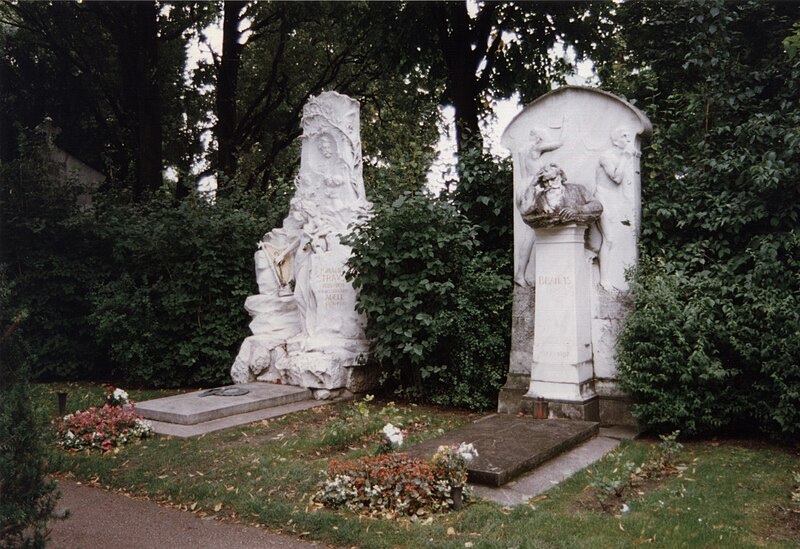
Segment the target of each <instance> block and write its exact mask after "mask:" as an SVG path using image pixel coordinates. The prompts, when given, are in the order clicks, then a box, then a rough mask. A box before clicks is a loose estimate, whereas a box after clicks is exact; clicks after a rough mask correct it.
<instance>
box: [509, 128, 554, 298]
mask: <svg viewBox="0 0 800 549" xmlns="http://www.w3.org/2000/svg"><path fill="white" fill-rule="evenodd" d="M562 132H563V125H562ZM529 135H530V138H531V143H530V145H529V146H528V149H527V150H526V152H525V157H524V165H525V174H526V175H525V179H526V185H525V186H524V187H523V189H521V190H520V192H519V194H518V195H517V197H516V204H517V209H518V210H519V209H520V207H521V204H522V201H523V194H524V193H525V191H526V190H527V189H528V188H530V184H532V183H534V179H535V177H536V174H537V173H539V170H540V169H541V168H542V166H543V165H544V161H543V160H542V155H543V154H544V153H546V152H550V151H554V150H556V149H557V148H559V147H561V146H562V145H563V144H564V142H563V141H561V138H560V137H559V138H558V139H553V140H550V141H547V140H546V135H547V133H546V130H544V128H536V127H535V128H533V129H532V130H531V131H530V134H529ZM535 240H536V236H535V233H534V232H533V229H531V228H529V227H527V226H526V227H524V229H523V231H522V242H521V243H520V246H519V256H518V257H517V269H516V272H515V273H514V282H515V283H516V284H518V285H520V286H533V285H534V283H533V282H532V281H529V280H527V279H526V278H525V273H526V272H527V271H528V269H529V268H532V267H533V265H534V261H535V258H534V253H533V246H534V244H535Z"/></svg>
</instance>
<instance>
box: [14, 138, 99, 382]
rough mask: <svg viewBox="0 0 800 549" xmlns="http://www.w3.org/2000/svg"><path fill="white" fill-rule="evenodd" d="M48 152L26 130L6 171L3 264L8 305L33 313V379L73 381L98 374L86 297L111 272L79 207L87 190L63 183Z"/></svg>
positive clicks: (29, 332) (29, 335)
mask: <svg viewBox="0 0 800 549" xmlns="http://www.w3.org/2000/svg"><path fill="white" fill-rule="evenodd" d="M49 154H50V151H49V150H48V149H47V147H46V145H45V143H44V141H43V136H40V135H39V136H37V135H32V134H27V133H26V134H23V135H22V137H21V142H20V154H19V159H18V160H15V161H13V162H9V163H7V164H4V165H2V166H0V234H1V235H2V245H0V262H2V263H4V264H5V265H6V266H7V268H8V270H7V274H8V278H9V280H11V281H13V283H14V292H13V294H12V295H10V296H9V306H10V307H11V308H12V309H14V310H26V311H27V312H28V317H27V320H26V322H25V330H24V337H25V338H26V341H27V342H28V348H29V352H30V354H31V361H30V363H31V364H32V365H35V371H34V372H32V375H33V376H34V377H37V378H49V379H74V378H76V377H83V376H90V375H92V374H97V373H99V372H98V370H97V367H96V365H97V363H98V361H97V359H98V356H97V352H96V346H95V344H94V341H93V337H92V334H91V329H90V327H89V325H88V323H87V322H86V318H87V316H88V314H89V313H90V308H91V305H90V303H89V301H88V299H87V296H88V295H89V293H90V291H91V289H92V288H93V287H94V285H95V284H96V283H97V281H98V280H99V279H100V278H102V277H103V276H104V274H105V272H106V271H105V269H104V267H103V261H102V260H101V259H100V258H99V256H98V250H97V246H96V242H95V241H94V240H93V237H92V234H91V231H90V230H88V229H90V227H87V226H86V225H85V224H84V223H83V221H82V220H83V219H84V217H85V216H84V214H82V213H81V211H80V210H79V208H78V196H79V195H80V194H81V193H83V192H85V189H84V187H83V185H82V183H81V182H80V181H74V180H67V181H63V180H61V179H60V178H59V175H58V174H59V173H60V172H59V171H58V170H57V169H56V166H54V165H53V163H52V162H50V161H49V160H48V159H49Z"/></svg>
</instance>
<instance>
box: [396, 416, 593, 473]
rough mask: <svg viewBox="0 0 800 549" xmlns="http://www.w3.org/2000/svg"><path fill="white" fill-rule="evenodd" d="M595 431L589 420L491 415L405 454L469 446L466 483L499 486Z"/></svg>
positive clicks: (429, 453)
mask: <svg viewBox="0 0 800 549" xmlns="http://www.w3.org/2000/svg"><path fill="white" fill-rule="evenodd" d="M598 431H599V424H598V423H594V422H590V421H576V420H566V419H533V418H530V417H520V416H510V415H507V414H495V415H491V416H487V417H485V418H481V419H479V420H477V421H475V422H474V423H471V424H469V425H466V426H464V427H462V428H460V429H456V430H455V431H452V432H449V433H445V434H444V435H442V436H440V437H436V438H434V439H431V440H427V441H425V442H422V443H420V444H417V445H415V446H412V447H411V448H409V449H408V453H409V454H410V455H412V456H415V457H420V458H426V459H430V458H431V457H432V456H433V454H434V452H436V450H437V448H438V447H439V446H441V445H452V444H455V445H457V444H460V443H462V442H466V443H471V444H473V445H474V446H475V448H476V449H477V450H478V457H477V458H475V459H474V460H473V461H472V462H471V463H470V464H469V467H468V473H469V481H470V482H473V483H477V484H486V485H489V486H502V485H503V484H506V483H507V482H509V481H511V480H513V479H514V478H516V477H518V476H519V475H521V474H523V473H526V472H528V471H530V470H532V469H534V468H536V467H538V466H539V465H541V464H542V463H544V462H545V461H547V460H549V459H551V458H553V457H555V456H557V455H559V454H561V453H563V452H565V451H567V450H569V449H571V448H573V447H574V446H577V445H578V444H580V443H581V442H583V441H585V440H587V439H589V438H591V437H593V436H595V435H597V433H598Z"/></svg>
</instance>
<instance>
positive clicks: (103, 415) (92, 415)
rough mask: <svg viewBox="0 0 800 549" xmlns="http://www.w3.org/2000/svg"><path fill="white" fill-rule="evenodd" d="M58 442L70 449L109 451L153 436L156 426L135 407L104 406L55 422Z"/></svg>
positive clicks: (79, 412)
mask: <svg viewBox="0 0 800 549" xmlns="http://www.w3.org/2000/svg"><path fill="white" fill-rule="evenodd" d="M52 429H53V431H54V432H55V436H56V440H57V444H58V445H59V446H60V447H62V448H65V449H69V450H83V449H87V448H88V449H90V450H100V451H101V452H107V451H109V450H111V449H113V448H115V447H117V446H122V445H123V444H126V443H127V442H130V441H132V440H137V439H141V438H146V437H149V436H151V435H152V434H153V428H152V426H151V425H150V423H149V422H147V421H145V420H143V419H142V417H141V416H140V415H139V414H137V413H136V411H135V410H134V408H133V407H131V408H130V409H127V410H126V409H125V408H123V407H121V406H112V405H109V404H105V405H103V407H102V408H97V407H95V406H92V407H90V408H89V409H88V410H84V411H78V412H75V413H74V414H68V415H66V416H64V417H63V418H59V419H56V420H54V421H53V423H52Z"/></svg>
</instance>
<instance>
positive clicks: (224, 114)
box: [196, 2, 436, 192]
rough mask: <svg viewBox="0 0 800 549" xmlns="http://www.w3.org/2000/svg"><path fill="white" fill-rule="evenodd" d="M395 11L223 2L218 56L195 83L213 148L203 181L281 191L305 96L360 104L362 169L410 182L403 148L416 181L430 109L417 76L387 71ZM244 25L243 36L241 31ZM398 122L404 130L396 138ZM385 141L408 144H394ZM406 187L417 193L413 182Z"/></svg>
mask: <svg viewBox="0 0 800 549" xmlns="http://www.w3.org/2000/svg"><path fill="white" fill-rule="evenodd" d="M398 9H399V8H398V5H395V4H365V3H339V4H335V5H333V4H326V3H247V4H241V5H239V4H235V5H234V4H231V3H229V2H226V3H225V6H224V10H225V13H224V22H223V28H224V33H223V49H222V52H221V55H219V52H217V54H216V55H214V57H213V59H212V60H211V61H210V62H208V63H206V66H204V67H201V68H200V70H198V71H197V73H196V75H197V78H198V80H197V86H198V87H199V86H202V85H203V84H205V85H210V86H212V87H213V89H214V94H215V98H214V104H215V114H216V118H217V120H216V122H215V123H214V128H215V137H216V138H217V139H216V141H217V142H216V148H215V150H213V151H211V155H210V157H209V158H208V160H209V165H210V170H209V172H215V173H218V174H220V173H221V174H224V175H225V176H226V177H225V179H229V178H230V176H231V175H232V174H233V173H236V174H237V180H239V181H241V182H242V184H244V185H245V186H246V187H249V188H258V189H261V190H262V191H265V192H272V191H274V190H276V189H277V188H279V187H281V185H282V184H281V182H286V181H289V180H290V177H291V174H292V173H293V171H294V169H295V168H296V164H297V159H298V158H299V155H298V154H297V141H296V140H297V137H299V135H300V119H301V116H302V109H303V105H304V104H305V103H306V101H307V100H308V99H309V98H310V97H311V96H313V95H316V94H318V93H320V92H322V91H324V90H336V91H339V92H341V93H345V94H348V95H351V96H354V97H356V98H358V99H359V100H361V102H362V120H363V121H364V123H363V124H362V130H363V131H364V133H365V135H366V134H371V135H372V136H373V140H371V141H368V140H367V139H365V140H364V143H365V147H366V148H365V151H364V153H365V154H364V156H365V159H366V164H367V165H368V166H369V168H370V169H373V170H375V171H376V172H380V171H382V170H384V169H386V168H387V167H389V166H390V167H391V169H395V168H401V167H402V169H403V170H405V172H404V173H408V171H407V169H406V168H408V167H409V166H410V165H411V164H412V162H410V161H408V162H407V161H406V160H401V156H402V157H403V158H407V157H408V156H409V155H398V154H397V153H398V151H399V150H402V149H403V148H404V147H405V150H406V152H408V153H409V154H410V156H413V157H415V158H419V159H420V162H419V164H420V165H418V166H415V169H416V171H417V173H418V174H424V170H425V169H426V168H427V165H425V163H424V162H421V160H422V158H428V159H430V158H432V155H433V144H434V143H435V139H436V128H435V118H436V100H435V98H434V97H432V96H430V94H420V93H418V90H417V88H418V83H420V82H421V81H422V79H421V78H420V77H419V76H418V75H411V77H409V76H408V75H407V74H405V73H404V72H402V71H401V70H400V69H399V67H398V63H396V62H387V55H386V50H387V48H386V44H387V42H389V41H391V38H387V33H388V32H389V31H390V30H391V28H392V25H393V24H394V23H395V22H396V11H397V10H398ZM245 25H247V27H246V31H245V32H244V35H243V33H241V32H240V31H239V28H240V27H241V26H245ZM209 69H211V70H209ZM401 121H402V124H404V125H410V127H403V128H401V127H400V126H401ZM420 123H422V127H423V131H419V130H420ZM209 125H210V123H209ZM376 127H377V128H380V130H377V129H376ZM390 134H393V135H394V136H397V137H399V135H402V134H407V135H408V136H409V139H408V140H407V141H406V142H405V143H402V142H401V141H400V140H399V139H394V138H393V137H390ZM378 142H380V146H378V145H377V143H378ZM370 147H374V148H372V150H370ZM412 151H413V152H412ZM390 159H391V160H390ZM401 164H402V166H401ZM413 164H417V161H416V160H415V161H414V162H413ZM413 179H414V180H415V181H416V182H417V183H418V184H419V185H421V184H422V183H421V181H422V178H421V177H419V176H416V177H414V178H413ZM220 184H221V185H223V186H224V185H225V184H226V182H225V181H221V182H220ZM382 188H384V189H385V188H386V187H385V186H384V187H382ZM417 188H418V187H417Z"/></svg>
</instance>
